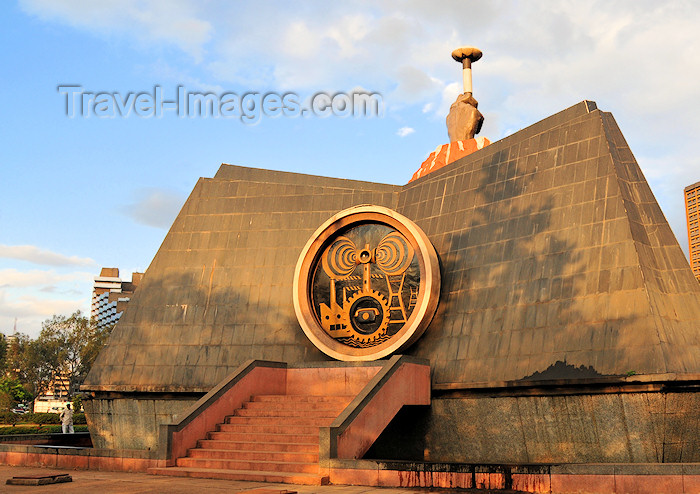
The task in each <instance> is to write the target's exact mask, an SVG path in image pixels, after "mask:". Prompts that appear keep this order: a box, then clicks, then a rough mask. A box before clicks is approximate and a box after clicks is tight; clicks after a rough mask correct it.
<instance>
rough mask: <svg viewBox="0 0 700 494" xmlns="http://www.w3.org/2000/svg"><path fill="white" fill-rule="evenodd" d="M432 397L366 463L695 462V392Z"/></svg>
mask: <svg viewBox="0 0 700 494" xmlns="http://www.w3.org/2000/svg"><path fill="white" fill-rule="evenodd" d="M607 391H608V392H606V393H591V392H588V393H587V394H558V395H549V396H488V395H478V396H463V397H453V398H445V397H442V398H435V397H434V398H433V401H432V405H431V406H430V407H411V408H410V409H404V410H402V411H401V412H400V414H399V415H398V416H397V417H396V419H395V420H394V421H393V422H392V423H391V424H390V425H389V427H388V428H387V429H386V430H385V431H384V433H382V435H381V436H380V438H379V439H378V440H377V442H375V444H374V446H373V447H372V448H371V449H370V450H369V451H368V453H367V455H365V458H377V459H380V458H382V459H389V458H391V459H396V460H405V459H414V460H418V461H439V462H459V463H588V462H592V463H593V462H594V463H687V462H700V444H699V443H700V420H699V417H700V394H698V393H693V392H663V391H657V392H616V393H613V392H609V391H610V390H607Z"/></svg>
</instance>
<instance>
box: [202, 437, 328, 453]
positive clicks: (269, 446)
mask: <svg viewBox="0 0 700 494" xmlns="http://www.w3.org/2000/svg"><path fill="white" fill-rule="evenodd" d="M197 448H198V449H225V450H234V451H272V452H279V453H282V452H292V453H316V454H318V450H319V447H318V440H316V441H315V442H308V443H286V442H277V443H273V442H260V441H217V440H213V439H200V440H199V442H198V443H197Z"/></svg>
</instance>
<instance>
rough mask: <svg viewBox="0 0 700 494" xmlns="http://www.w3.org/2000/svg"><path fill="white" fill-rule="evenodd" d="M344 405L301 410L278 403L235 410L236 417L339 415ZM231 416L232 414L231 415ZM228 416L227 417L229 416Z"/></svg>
mask: <svg viewBox="0 0 700 494" xmlns="http://www.w3.org/2000/svg"><path fill="white" fill-rule="evenodd" d="M343 408H344V407H337V408H334V409H321V410H300V409H296V408H282V407H277V406H276V405H268V406H266V407H265V408H239V409H238V410H236V411H235V412H233V416H234V417H307V418H313V417H319V418H327V417H333V418H335V417H337V416H338V415H340V412H342V411H343ZM229 417H231V416H229ZM229 417H227V419H228V418H229Z"/></svg>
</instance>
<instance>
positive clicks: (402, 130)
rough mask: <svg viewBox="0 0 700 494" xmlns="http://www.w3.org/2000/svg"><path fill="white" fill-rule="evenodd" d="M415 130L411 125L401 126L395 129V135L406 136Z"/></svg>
mask: <svg viewBox="0 0 700 494" xmlns="http://www.w3.org/2000/svg"><path fill="white" fill-rule="evenodd" d="M415 131H416V129H412V128H411V127H401V128H400V129H399V130H398V131H396V135H397V136H399V137H406V136H407V135H410V134H413V133H414V132H415Z"/></svg>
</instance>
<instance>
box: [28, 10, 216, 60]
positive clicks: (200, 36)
mask: <svg viewBox="0 0 700 494" xmlns="http://www.w3.org/2000/svg"><path fill="white" fill-rule="evenodd" d="M20 5H21V6H22V8H23V9H24V10H25V11H26V12H28V13H30V14H33V15H36V16H38V17H40V18H42V19H45V20H56V21H59V22H63V23H66V24H69V25H71V26H74V27H77V28H80V29H84V30H87V31H91V32H93V33H95V34H98V35H105V34H120V35H123V36H125V37H126V38H127V39H129V38H135V39H137V40H141V41H142V42H143V43H144V44H147V43H152V42H153V41H158V42H164V43H168V44H174V45H175V46H177V47H178V48H180V49H181V50H182V51H184V52H185V53H187V54H189V55H191V56H192V57H193V58H194V59H195V60H197V61H199V60H201V59H202V57H203V55H204V45H205V44H206V43H207V42H208V41H209V40H210V39H211V36H212V26H211V23H210V22H209V21H206V20H203V19H201V18H200V17H199V15H198V10H199V9H198V2H195V1H190V0H170V1H167V0H123V1H120V2H83V1H80V0H62V1H53V0H21V1H20Z"/></svg>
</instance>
